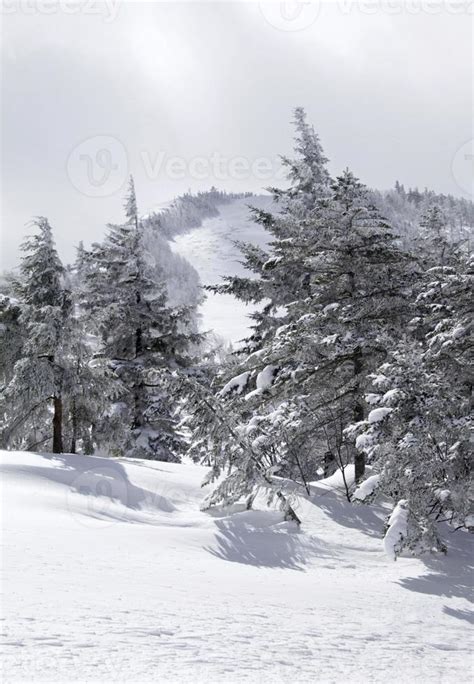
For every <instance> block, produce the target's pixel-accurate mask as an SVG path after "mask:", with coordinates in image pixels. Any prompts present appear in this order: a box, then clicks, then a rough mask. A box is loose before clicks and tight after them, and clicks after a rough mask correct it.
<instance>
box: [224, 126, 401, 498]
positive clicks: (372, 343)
mask: <svg viewBox="0 0 474 684" xmlns="http://www.w3.org/2000/svg"><path fill="white" fill-rule="evenodd" d="M302 122H303V123H304V117H301V116H298V117H297V130H298V132H299V134H300V135H299V137H298V138H297V152H298V153H299V154H300V155H303V156H302V159H300V162H299V163H296V162H295V163H293V164H292V165H291V174H290V179H291V181H292V186H291V187H290V188H289V189H288V190H286V191H281V192H276V193H275V197H276V199H277V202H279V203H280V204H283V211H282V212H281V213H280V214H275V215H272V214H269V213H266V214H262V213H260V214H259V215H258V218H259V219H260V220H261V222H262V223H263V224H264V225H265V227H266V228H267V229H268V230H269V231H270V232H271V233H272V234H273V235H274V236H275V240H274V241H273V242H272V243H270V246H269V250H268V253H264V252H263V251H262V250H259V249H256V248H254V247H252V246H244V247H243V253H244V256H245V263H246V265H247V266H248V267H249V268H250V270H252V271H253V272H254V275H256V276H257V277H256V278H253V279H250V278H249V279H243V278H228V279H227V282H226V283H225V284H224V285H223V286H222V287H218V288H215V289H216V290H217V291H218V292H228V293H232V294H234V295H235V296H236V297H237V298H239V299H242V300H243V301H246V302H252V303H255V304H258V303H261V302H266V300H269V301H270V304H265V306H264V308H263V310H261V311H260V312H259V313H258V314H257V315H256V316H255V319H256V326H255V329H254V330H255V332H254V335H253V336H252V338H250V340H248V345H247V348H246V350H244V353H243V354H242V355H241V362H240V364H239V366H238V368H237V374H234V375H233V376H231V377H230V379H229V378H227V383H225V384H224V386H223V387H221V389H220V391H219V396H220V400H221V402H222V403H225V405H226V407H227V411H228V413H229V414H231V415H232V416H233V418H232V420H233V421H234V423H235V426H236V427H235V429H234V432H235V433H236V434H238V435H247V436H250V435H251V437H252V440H251V443H252V448H251V453H252V458H251V459H250V461H249V460H248V459H249V455H248V454H247V455H246V456H245V457H244V456H243V454H242V453H241V458H239V457H238V456H237V455H235V454H236V453H238V452H236V451H235V449H234V450H232V449H228V448H227V446H224V445H223V442H222V441H220V439H216V440H215V443H214V446H213V450H214V454H215V463H216V464H218V466H217V471H216V472H217V474H220V473H221V472H222V471H223V469H224V468H226V467H227V466H229V465H231V466H232V469H231V475H230V476H229V477H230V478H233V481H236V478H238V481H239V482H240V483H242V482H243V481H245V480H246V479H247V481H248V482H249V483H251V482H252V478H254V475H252V476H250V472H252V473H255V459H256V460H257V462H258V468H262V469H263V470H264V471H265V472H266V473H267V475H268V473H273V474H274V473H276V472H277V471H278V473H279V475H280V476H286V477H290V478H291V479H293V480H296V481H299V482H300V483H301V484H302V485H303V486H305V485H306V481H307V479H308V478H312V479H314V478H315V477H317V475H318V473H319V472H324V469H325V468H327V466H328V462H329V461H330V460H333V461H334V462H335V463H337V464H338V465H340V466H345V465H346V464H347V463H349V462H351V463H354V466H355V477H356V479H357V480H359V479H360V478H361V477H362V476H363V474H364V468H365V454H364V452H363V451H361V450H355V449H354V445H353V442H352V441H351V440H350V439H348V438H347V436H346V434H345V432H344V428H345V427H346V426H347V425H348V424H350V423H352V422H353V421H356V422H359V421H361V420H363V418H364V415H365V413H366V411H367V407H366V404H365V402H364V393H365V388H366V386H367V384H368V382H369V381H368V375H369V374H370V372H371V371H372V370H373V369H374V368H375V367H377V365H378V364H379V363H380V361H381V359H383V358H384V357H385V355H386V354H387V351H388V349H389V348H390V347H391V345H393V344H394V343H395V340H396V339H397V338H398V336H399V334H400V330H401V326H402V324H403V322H404V321H405V320H406V316H407V312H406V306H407V297H408V294H409V287H408V283H409V279H410V277H411V276H412V275H413V273H414V267H413V265H412V263H411V260H410V258H409V256H408V255H407V254H405V253H404V252H403V251H402V250H401V248H400V247H399V245H398V242H397V236H396V235H395V234H394V233H393V231H392V230H391V228H390V226H389V224H388V223H387V221H386V220H385V219H384V218H383V217H382V216H381V215H380V213H379V212H378V210H377V209H376V208H375V207H374V206H373V205H372V204H371V202H370V197H369V195H368V192H367V190H366V188H365V186H363V185H362V184H361V183H360V182H359V181H358V180H357V178H355V177H354V175H353V174H352V173H351V172H350V171H348V170H346V171H345V172H344V173H343V174H342V175H341V176H340V177H338V178H337V179H336V180H335V181H334V182H329V175H328V174H327V171H326V169H325V167H324V164H325V158H324V156H323V154H322V151H321V149H320V144H319V141H318V140H317V138H316V136H315V135H314V134H311V135H306V133H307V130H306V129H304V130H303V131H302V130H301V126H302V125H303V123H302ZM305 155H306V156H305ZM318 165H321V168H319V166H318ZM308 169H309V170H310V172H309V171H308ZM302 198H304V201H302ZM234 373H235V371H234ZM241 452H242V450H241ZM230 453H234V456H233V457H232V459H231V460H229V459H230V456H229V455H228V454H230ZM237 471H239V475H238V474H237ZM270 477H271V476H270ZM226 481H227V480H225V481H224V482H226ZM250 488H252V485H251V484H250ZM218 491H220V492H224V491H225V495H226V496H229V488H228V487H227V489H226V485H225V484H221V485H220V487H219V490H218Z"/></svg>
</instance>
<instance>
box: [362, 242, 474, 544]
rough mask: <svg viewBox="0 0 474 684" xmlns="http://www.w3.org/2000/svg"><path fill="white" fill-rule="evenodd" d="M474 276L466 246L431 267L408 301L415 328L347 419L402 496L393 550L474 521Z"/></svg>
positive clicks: (390, 489)
mask: <svg viewBox="0 0 474 684" xmlns="http://www.w3.org/2000/svg"><path fill="white" fill-rule="evenodd" d="M473 276H474V264H473V262H472V259H470V258H468V257H466V255H459V254H458V262H457V264H456V266H455V267H453V266H436V267H433V268H431V269H428V271H427V272H426V273H425V275H424V277H423V279H422V281H421V283H419V285H418V288H417V292H418V295H417V297H416V299H415V301H414V303H413V307H412V311H413V313H414V314H415V316H414V318H413V319H412V321H411V323H410V328H411V330H412V331H413V333H414V336H413V337H412V338H408V339H405V342H400V343H399V344H398V345H397V347H396V348H395V349H394V350H392V352H391V353H390V354H389V356H388V359H387V361H386V362H385V363H384V364H383V365H382V366H381V367H380V368H379V369H378V371H377V372H376V373H374V374H373V376H372V391H371V392H370V393H369V394H368V395H367V397H366V400H367V401H368V402H369V403H370V405H371V411H370V412H369V414H368V417H367V419H366V420H365V421H362V422H360V423H358V424H357V425H354V426H352V428H350V430H351V431H352V433H353V434H354V435H356V436H357V438H356V445H357V446H358V448H360V449H363V450H364V451H366V452H368V453H369V454H370V457H371V460H372V462H373V463H374V465H375V467H376V468H377V470H378V471H379V472H380V479H379V485H378V486H379V489H380V490H381V491H382V492H383V493H385V494H388V495H389V496H391V497H392V499H393V500H394V504H396V503H397V501H399V500H400V499H402V500H403V501H404V502H405V504H404V505H405V511H406V516H407V532H406V534H405V536H404V539H403V541H402V543H400V544H399V545H398V547H397V549H396V553H399V552H401V551H402V550H403V549H404V548H405V549H410V550H414V551H419V550H420V549H424V550H431V549H433V548H438V549H439V548H441V549H443V548H444V545H443V543H442V542H441V541H440V539H439V537H438V534H437V523H438V522H439V521H442V520H445V521H448V522H449V523H451V524H452V525H454V526H461V527H462V526H464V527H466V528H469V527H470V526H471V524H472V519H473V518H472V514H473V513H474V501H473V499H472V476H471V473H472V450H471V448H470V435H469V433H470V431H471V430H472V386H473V384H474V363H473V360H474V359H473V354H472V349H473V327H472V284H473Z"/></svg>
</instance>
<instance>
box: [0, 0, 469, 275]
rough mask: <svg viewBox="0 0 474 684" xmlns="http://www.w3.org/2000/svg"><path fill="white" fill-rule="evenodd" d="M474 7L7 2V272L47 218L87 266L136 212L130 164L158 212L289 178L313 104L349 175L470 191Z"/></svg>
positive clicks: (143, 198) (65, 248)
mask: <svg viewBox="0 0 474 684" xmlns="http://www.w3.org/2000/svg"><path fill="white" fill-rule="evenodd" d="M469 7H470V3H465V4H464V5H461V6H459V5H456V6H448V7H446V3H438V5H435V4H434V3H432V2H431V3H428V2H425V3H423V2H421V3H419V4H418V5H416V4H415V3H413V2H409V3H405V7H404V8H403V7H402V5H399V6H397V5H396V3H394V2H391V3H388V5H386V6H385V9H382V8H380V7H378V8H375V10H374V7H373V6H372V5H371V3H367V2H361V3H348V2H335V3H332V5H330V4H328V3H312V4H307V5H304V6H295V4H292V3H287V4H268V3H264V4H259V3H243V2H241V3H228V2H213V3H202V2H194V3H183V2H176V1H175V2H174V3H165V2H155V3H151V2H149V3H121V4H118V3H116V2H112V1H110V2H108V3H95V2H91V0H84V1H83V2H77V3H76V4H75V5H73V4H71V3H70V2H68V3H65V2H61V1H59V0H58V1H57V2H55V1H54V0H52V1H51V0H50V1H49V2H43V3H34V2H32V1H29V2H28V1H25V2H21V0H19V1H15V0H5V1H4V6H3V16H2V34H3V35H2V38H3V46H2V53H3V54H2V91H3V98H2V147H3V150H2V151H3V154H2V174H1V177H2V253H3V260H2V262H3V266H4V267H6V268H11V267H12V266H14V265H15V264H16V263H17V260H18V251H17V250H18V244H19V242H20V241H21V238H22V237H23V236H24V234H25V233H26V232H28V229H27V227H25V224H26V223H27V222H28V221H29V219H31V217H32V216H34V215H45V216H47V217H48V218H49V219H50V222H51V224H52V226H53V228H54V230H55V234H56V237H57V242H58V246H59V249H60V252H61V255H62V256H63V257H64V258H65V259H66V260H71V259H72V258H73V252H74V250H73V247H74V245H75V244H76V243H77V242H78V241H79V240H80V239H81V238H83V239H84V240H85V242H86V243H89V242H90V241H91V240H94V239H99V238H100V237H101V235H102V234H103V230H104V225H105V223H106V222H108V221H119V220H120V219H121V216H122V204H123V201H122V198H123V194H124V181H125V179H126V176H127V174H128V173H130V172H131V173H133V174H134V176H135V181H136V187H137V196H138V200H139V204H140V209H141V211H142V213H146V212H147V211H149V210H150V209H152V208H154V207H157V206H159V205H160V204H162V203H163V202H166V201H168V200H170V199H171V198H172V197H173V196H175V195H177V194H180V193H182V192H184V191H186V190H188V189H189V188H190V189H192V190H194V191H196V190H199V189H206V188H209V187H210V186H211V185H212V184H215V185H217V186H219V187H221V188H226V189H228V190H234V191H237V190H238V191H241V190H251V191H257V192H258V191H260V190H261V189H262V188H264V187H266V186H268V185H272V184H275V183H278V182H280V183H281V181H280V180H279V179H278V176H279V170H278V162H277V156H278V154H280V153H282V154H288V153H289V152H290V151H291V146H292V135H293V132H292V130H291V126H290V124H289V122H290V120H291V117H292V109H293V108H294V107H295V106H298V105H301V106H304V107H305V108H306V110H307V112H308V116H309V118H310V120H311V122H312V123H314V126H315V128H316V130H317V131H318V133H319V134H320V137H321V141H322V143H323V146H324V148H325V151H326V154H327V156H328V157H329V158H330V160H331V161H330V169H331V171H332V172H333V173H337V172H339V171H340V170H341V169H343V168H344V167H345V166H349V167H350V168H351V169H352V170H353V171H354V172H355V173H356V174H357V175H358V176H360V177H361V179H362V180H363V181H364V182H366V183H367V184H368V185H370V186H375V187H379V188H387V187H390V186H392V185H393V184H394V182H395V180H396V179H399V180H400V181H401V182H404V183H405V185H412V186H414V185H418V186H420V187H424V186H429V187H431V188H433V189H435V190H437V191H440V192H451V193H453V194H456V195H464V196H467V195H466V193H467V190H468V187H469V181H467V180H466V179H467V178H468V173H469V170H471V172H472V160H471V161H470V163H469V154H467V153H466V150H468V151H469V149H471V148H469V141H471V144H472V138H473V131H472V114H473V112H472V6H471V9H470V10H469ZM463 145H464V147H463ZM466 145H467V147H466ZM453 165H454V166H453ZM453 169H454V171H453ZM275 176H276V178H275Z"/></svg>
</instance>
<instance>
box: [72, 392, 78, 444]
mask: <svg viewBox="0 0 474 684" xmlns="http://www.w3.org/2000/svg"><path fill="white" fill-rule="evenodd" d="M71 427H72V437H71V454H75V453H76V440H77V415H76V402H73V403H72V410H71Z"/></svg>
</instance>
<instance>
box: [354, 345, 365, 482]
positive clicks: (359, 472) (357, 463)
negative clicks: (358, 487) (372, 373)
mask: <svg viewBox="0 0 474 684" xmlns="http://www.w3.org/2000/svg"><path fill="white" fill-rule="evenodd" d="M361 372H362V355H361V353H360V351H359V350H357V351H356V354H355V356H354V377H355V378H356V383H355V386H354V400H355V403H354V422H356V423H360V421H361V420H364V407H363V405H362V402H361V399H360V385H359V381H358V379H357V378H358V377H359V375H360V373H361ZM354 471H355V472H354V476H355V481H356V482H359V481H360V480H361V479H362V477H363V476H364V473H365V454H364V452H362V451H358V450H355V453H354Z"/></svg>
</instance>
